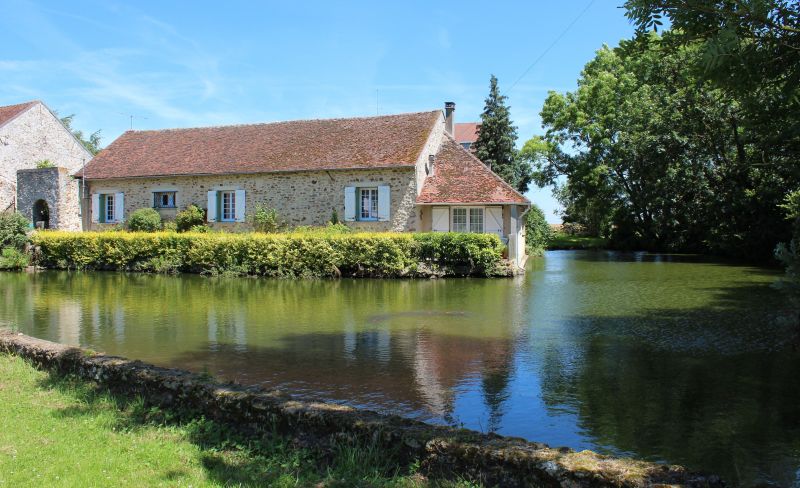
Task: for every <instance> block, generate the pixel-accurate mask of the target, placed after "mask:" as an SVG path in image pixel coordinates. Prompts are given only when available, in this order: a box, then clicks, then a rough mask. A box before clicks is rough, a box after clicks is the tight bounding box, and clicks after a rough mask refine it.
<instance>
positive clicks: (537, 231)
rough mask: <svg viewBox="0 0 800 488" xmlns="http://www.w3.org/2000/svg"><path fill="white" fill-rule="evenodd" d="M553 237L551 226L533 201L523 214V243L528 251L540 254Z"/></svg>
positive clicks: (532, 253)
mask: <svg viewBox="0 0 800 488" xmlns="http://www.w3.org/2000/svg"><path fill="white" fill-rule="evenodd" d="M552 239H553V228H552V227H550V224H548V223H547V219H546V218H545V215H544V212H543V211H542V209H541V208H539V206H537V205H536V204H535V203H534V204H531V208H530V210H528V213H527V214H526V215H525V244H526V246H527V248H528V253H529V254H531V255H541V254H542V253H543V252H544V250H545V249H546V248H547V245H548V244H549V243H550V241H551V240H552Z"/></svg>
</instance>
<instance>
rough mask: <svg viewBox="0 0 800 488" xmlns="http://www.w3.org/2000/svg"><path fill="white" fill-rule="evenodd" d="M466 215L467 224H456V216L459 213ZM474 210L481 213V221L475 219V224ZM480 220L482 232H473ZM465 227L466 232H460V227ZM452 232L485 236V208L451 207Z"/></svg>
mask: <svg viewBox="0 0 800 488" xmlns="http://www.w3.org/2000/svg"><path fill="white" fill-rule="evenodd" d="M462 210H463V211H464V212H465V213H466V222H463V223H459V224H458V225H457V224H456V214H457V213H459V212H458V211H462ZM473 210H476V211H477V210H479V211H480V219H477V218H475V222H473V215H472V213H473ZM478 220H480V230H473V226H474V225H475V224H476V223H477V221H478ZM462 224H463V225H464V228H463V229H464V230H458V227H459V226H460V225H462ZM450 230H451V231H452V232H465V233H470V234H483V233H484V232H485V231H486V208H485V207H450Z"/></svg>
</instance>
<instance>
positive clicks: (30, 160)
mask: <svg viewBox="0 0 800 488" xmlns="http://www.w3.org/2000/svg"><path fill="white" fill-rule="evenodd" d="M90 159H92V154H91V153H90V152H89V151H87V150H86V148H85V147H84V146H83V144H81V143H80V141H78V140H77V139H76V138H75V137H74V136H73V135H72V133H71V132H70V131H69V130H68V129H67V128H66V127H65V126H64V124H62V123H61V120H60V119H59V118H58V117H57V116H56V115H55V114H54V113H53V112H52V111H51V110H50V109H49V108H47V106H46V105H45V104H44V103H42V102H40V101H32V102H27V103H21V104H18V105H9V106H5V107H0V212H8V211H14V210H18V211H19V212H21V213H22V214H24V215H25V216H26V217H28V218H29V219H31V221H32V222H35V223H38V224H39V225H40V226H42V227H51V228H60V229H67V230H80V229H81V218H80V197H79V193H78V185H77V182H76V181H75V180H74V179H73V178H72V176H71V175H72V173H74V172H75V171H78V170H79V169H80V168H81V167H82V166H83V165H84V163H86V162H88V161H89V160H90ZM44 160H47V161H50V162H51V163H52V164H53V165H54V167H52V168H45V169H36V168H37V164H38V163H39V162H40V161H44Z"/></svg>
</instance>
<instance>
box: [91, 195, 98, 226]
mask: <svg viewBox="0 0 800 488" xmlns="http://www.w3.org/2000/svg"><path fill="white" fill-rule="evenodd" d="M92 222H93V223H95V224H96V223H98V222H100V194H99V193H93V194H92Z"/></svg>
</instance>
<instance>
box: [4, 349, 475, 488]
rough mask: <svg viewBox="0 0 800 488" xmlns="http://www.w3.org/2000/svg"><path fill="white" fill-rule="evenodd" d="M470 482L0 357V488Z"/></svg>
mask: <svg viewBox="0 0 800 488" xmlns="http://www.w3.org/2000/svg"><path fill="white" fill-rule="evenodd" d="M6 486H8V487H19V486H80V487H89V486H192V487H201V486H319V487H332V486H376V487H384V486H391V487H427V486H459V487H466V486H472V485H470V484H468V483H466V482H460V483H451V482H441V483H438V482H432V481H428V480H426V479H425V478H424V477H423V476H421V475H419V474H415V473H414V469H413V467H411V468H409V467H406V468H399V467H398V466H397V464H396V463H395V462H393V461H392V456H391V454H390V453H385V452H379V451H378V450H377V449H374V448H370V447H369V446H363V445H359V446H352V445H339V446H336V445H334V446H329V447H327V448H325V449H324V450H323V449H322V448H313V447H296V446H295V445H294V443H293V441H292V440H291V439H289V438H288V437H285V436H280V435H273V436H269V437H268V438H263V439H244V438H241V437H237V435H235V434H231V433H230V432H227V431H226V430H225V429H224V428H222V427H220V426H219V425H218V424H215V423H214V422H211V421H207V420H204V419H188V420H187V419H178V418H177V417H176V416H174V415H172V414H170V413H169V412H164V411H162V410H159V409H153V408H146V407H145V406H144V404H143V403H142V402H141V401H140V400H128V399H124V398H121V397H115V396H112V395H110V394H108V393H106V392H104V391H101V390H99V389H97V388H96V387H95V386H94V385H92V384H90V383H86V382H83V381H80V380H77V379H74V378H62V377H56V376H52V375H50V374H48V373H46V372H42V371H39V370H37V369H35V368H34V367H32V366H31V365H30V364H29V363H27V362H26V361H24V360H22V359H20V358H17V357H14V356H7V355H4V354H0V487H6Z"/></svg>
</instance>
